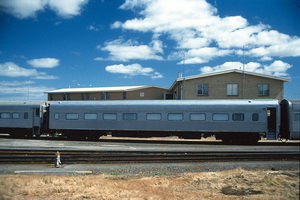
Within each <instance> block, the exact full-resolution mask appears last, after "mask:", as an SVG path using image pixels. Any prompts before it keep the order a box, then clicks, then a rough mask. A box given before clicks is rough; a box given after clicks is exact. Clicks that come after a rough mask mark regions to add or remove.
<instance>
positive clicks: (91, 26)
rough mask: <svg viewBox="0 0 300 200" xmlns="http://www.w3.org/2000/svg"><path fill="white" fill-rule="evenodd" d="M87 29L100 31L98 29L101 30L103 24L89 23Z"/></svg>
mask: <svg viewBox="0 0 300 200" xmlns="http://www.w3.org/2000/svg"><path fill="white" fill-rule="evenodd" d="M87 29H88V30H90V31H96V32H98V31H100V30H101V29H102V27H101V26H94V25H89V26H88V28H87Z"/></svg>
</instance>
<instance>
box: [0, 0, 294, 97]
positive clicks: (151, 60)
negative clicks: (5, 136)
mask: <svg viewBox="0 0 300 200" xmlns="http://www.w3.org/2000/svg"><path fill="white" fill-rule="evenodd" d="M0 24H1V27H0V28H1V29H0V100H46V95H45V94H44V92H45V91H50V90H54V89H60V88H68V87H71V88H76V87H90V86H92V87H105V86H137V85H157V86H162V87H167V88H169V87H170V86H171V85H172V83H173V82H174V80H175V79H176V78H177V77H178V72H180V73H183V74H184V75H185V76H190V75H196V74H201V73H209V72H213V71H218V70H227V69H233V68H235V69H242V66H243V63H244V66H245V70H247V71H253V72H258V73H265V74H270V75H275V76H280V77H287V78H291V79H292V81H291V82H289V83H285V98H288V99H299V98H300V68H299V63H300V1H299V0H206V1H205V0H64V1H61V0H0Z"/></svg>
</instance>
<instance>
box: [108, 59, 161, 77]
mask: <svg viewBox="0 0 300 200" xmlns="http://www.w3.org/2000/svg"><path fill="white" fill-rule="evenodd" d="M105 70H106V71H107V72H110V73H120V74H125V75H127V76H128V77H132V76H139V75H140V76H150V77H151V78H152V79H157V78H163V75H162V74H160V73H159V72H155V71H154V69H153V68H150V67H142V66H141V65H140V64H137V63H136V64H131V65H123V64H119V65H110V66H106V67H105Z"/></svg>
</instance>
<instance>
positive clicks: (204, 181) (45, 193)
mask: <svg viewBox="0 0 300 200" xmlns="http://www.w3.org/2000/svg"><path fill="white" fill-rule="evenodd" d="M0 199H16V200H21V199H33V200H34V199H46V200H47V199H149V200H151V199H155V200H157V199H162V200H165V199H257V200H258V199H272V200H273V199H297V200H298V199H299V171H271V170H244V169H240V168H239V169H234V170H229V171H221V172H200V173H182V174H177V175H174V174H173V175H160V176H141V175H119V174H118V175H112V174H100V175H46V174H45V175H43V174H39V175H36V174H35V175H0Z"/></svg>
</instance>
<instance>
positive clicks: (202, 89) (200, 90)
mask: <svg viewBox="0 0 300 200" xmlns="http://www.w3.org/2000/svg"><path fill="white" fill-rule="evenodd" d="M197 95H201V96H208V84H198V85H197Z"/></svg>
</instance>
